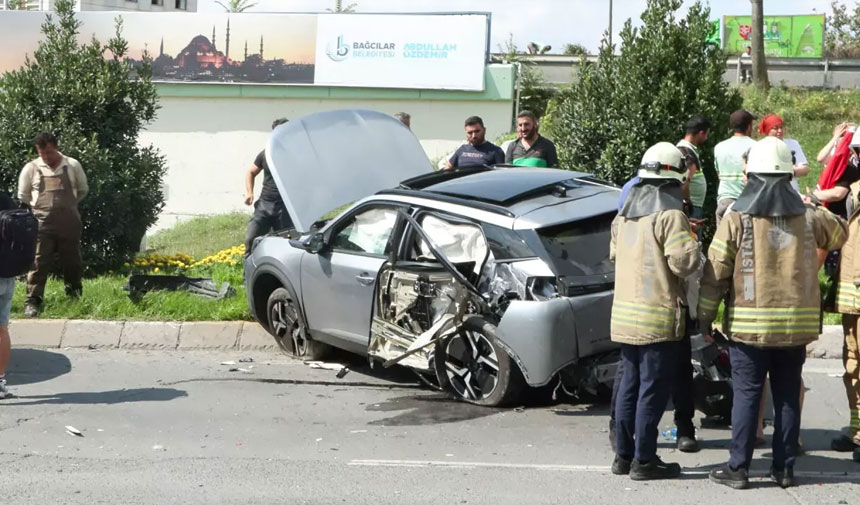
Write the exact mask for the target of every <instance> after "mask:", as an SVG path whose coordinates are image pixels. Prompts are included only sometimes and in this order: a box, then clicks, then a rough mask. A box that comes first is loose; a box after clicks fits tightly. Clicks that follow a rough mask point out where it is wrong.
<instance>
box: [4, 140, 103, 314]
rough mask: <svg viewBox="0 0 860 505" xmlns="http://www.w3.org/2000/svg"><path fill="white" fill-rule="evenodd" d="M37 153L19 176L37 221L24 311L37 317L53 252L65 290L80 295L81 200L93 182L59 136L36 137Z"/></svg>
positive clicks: (24, 201)
mask: <svg viewBox="0 0 860 505" xmlns="http://www.w3.org/2000/svg"><path fill="white" fill-rule="evenodd" d="M34 143H35V145H36V150H37V151H38V152H39V157H38V158H36V159H34V160H33V161H31V162H29V163H27V164H26V165H24V168H23V169H22V170H21V175H20V176H19V178H18V200H20V202H21V204H22V205H26V206H29V207H32V208H33V212H34V213H35V214H36V218H37V219H38V220H39V234H38V238H37V241H36V261H35V263H34V266H33V269H32V270H30V272H29V273H28V274H27V299H26V300H25V302H24V303H25V308H24V315H25V316H27V317H36V316H37V315H39V312H40V311H41V308H42V295H43V294H44V292H45V282H47V280H48V274H49V273H50V271H51V262H52V261H53V256H54V253H58V254H59V256H60V261H61V262H62V264H63V280H64V281H65V284H66V294H67V295H69V296H72V297H79V296H81V293H82V291H83V288H82V286H81V274H82V271H83V264H82V262H81V231H82V228H83V227H82V225H81V215H80V214H79V213H78V203H80V201H81V200H83V199H84V197H86V196H87V193H88V192H89V186H88V185H87V176H86V174H84V170H83V168H81V164H80V163H78V160H76V159H74V158H69V157H68V156H64V155H63V153H61V152H60V151H58V150H57V137H55V136H54V134H52V133H47V132H45V133H40V134H39V135H38V136H36V139H35V140H34Z"/></svg>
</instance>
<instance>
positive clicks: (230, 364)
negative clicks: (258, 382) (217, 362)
mask: <svg viewBox="0 0 860 505" xmlns="http://www.w3.org/2000/svg"><path fill="white" fill-rule="evenodd" d="M221 364H222V365H229V366H232V365H235V364H236V362H235V361H222V362H221Z"/></svg>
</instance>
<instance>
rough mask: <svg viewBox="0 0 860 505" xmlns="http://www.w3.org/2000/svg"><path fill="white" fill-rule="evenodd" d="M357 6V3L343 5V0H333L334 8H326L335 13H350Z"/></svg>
mask: <svg viewBox="0 0 860 505" xmlns="http://www.w3.org/2000/svg"><path fill="white" fill-rule="evenodd" d="M356 7H358V4H355V3H352V4H349V5H347V6H346V7H344V6H343V0H334V9H326V10H327V11H329V12H334V13H335V14H350V13H353V12H355V8H356Z"/></svg>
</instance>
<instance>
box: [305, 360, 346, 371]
mask: <svg viewBox="0 0 860 505" xmlns="http://www.w3.org/2000/svg"><path fill="white" fill-rule="evenodd" d="M305 365H307V366H309V367H311V368H318V369H320V370H332V371H335V372H340V371H341V370H343V369H344V368H346V367H345V366H344V365H341V364H340V363H326V362H325V361H305Z"/></svg>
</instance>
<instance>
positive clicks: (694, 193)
mask: <svg viewBox="0 0 860 505" xmlns="http://www.w3.org/2000/svg"><path fill="white" fill-rule="evenodd" d="M710 133H711V122H710V121H709V120H708V118H706V117H704V116H693V117H691V118H690V120H689V121H687V128H686V132H685V134H684V138H683V139H682V140H680V141H679V142H678V144H677V146H678V149H679V150H680V151H681V153H682V154H683V155H684V158H685V163H686V165H687V170H689V171H690V173H689V175H688V177H689V181H690V183H689V184H690V187H689V200H690V203H691V204H692V207H693V209H692V211H691V212H690V217H691V218H693V219H696V220H699V219H702V216H703V214H702V206H704V205H705V195H706V194H707V193H708V183H707V181H705V174H703V173H702V162H701V161H700V159H699V148H700V147H701V146H703V145H704V144H705V142H707V141H708V135H710ZM699 233H701V232H699ZM700 239H701V237H700Z"/></svg>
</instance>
